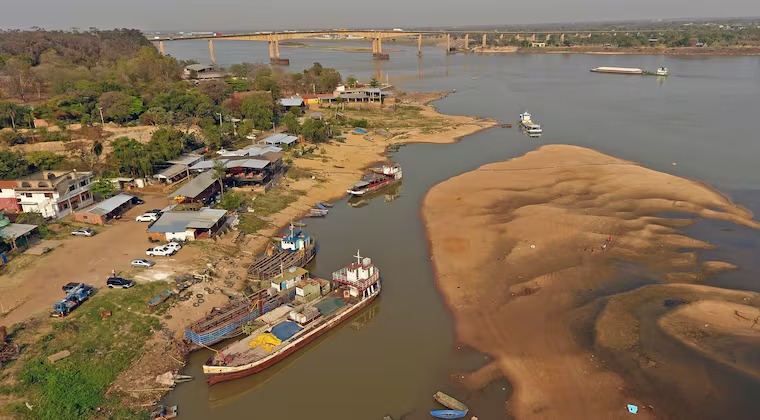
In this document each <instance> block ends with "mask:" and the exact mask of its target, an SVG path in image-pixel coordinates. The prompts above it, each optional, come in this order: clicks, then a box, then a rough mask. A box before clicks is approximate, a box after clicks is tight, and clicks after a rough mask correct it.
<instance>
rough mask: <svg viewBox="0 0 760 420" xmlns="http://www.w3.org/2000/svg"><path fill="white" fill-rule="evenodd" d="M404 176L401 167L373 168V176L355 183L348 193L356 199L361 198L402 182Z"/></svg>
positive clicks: (384, 166) (385, 166)
mask: <svg viewBox="0 0 760 420" xmlns="http://www.w3.org/2000/svg"><path fill="white" fill-rule="evenodd" d="M402 176H403V173H402V171H401V167H400V166H398V165H383V166H382V167H380V168H372V174H371V175H370V176H369V178H367V179H365V180H362V181H359V182H357V183H355V184H354V185H353V186H352V187H351V188H350V189H349V190H346V192H347V193H349V194H351V195H352V196H354V197H361V196H363V195H367V194H371V193H373V192H375V191H378V190H380V189H382V188H385V187H387V186H390V185H394V184H397V183H399V182H401V177H402Z"/></svg>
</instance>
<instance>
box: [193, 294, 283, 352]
mask: <svg viewBox="0 0 760 420" xmlns="http://www.w3.org/2000/svg"><path fill="white" fill-rule="evenodd" d="M294 298H295V290H286V291H285V292H282V293H277V292H272V291H271V290H259V291H257V292H255V293H253V294H251V295H248V296H245V297H244V298H242V299H235V300H233V301H231V302H230V303H229V304H227V305H225V306H222V307H218V308H214V309H212V310H211V312H210V313H209V314H208V315H206V316H205V317H203V318H201V319H199V320H197V321H195V322H193V323H192V324H190V325H188V326H187V328H185V341H186V342H187V343H188V344H189V345H190V350H195V349H198V348H200V347H206V346H211V345H213V344H216V343H218V342H220V341H222V340H226V339H228V338H233V337H236V336H238V335H240V334H242V333H243V330H244V328H245V327H246V326H247V325H251V324H252V323H253V322H254V321H255V320H256V319H257V318H258V317H260V316H261V315H263V314H265V313H268V312H269V311H271V310H273V309H275V308H278V307H280V306H282V305H284V304H287V303H290V302H292V301H293V299H294Z"/></svg>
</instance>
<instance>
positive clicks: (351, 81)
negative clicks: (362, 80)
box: [346, 75, 359, 88]
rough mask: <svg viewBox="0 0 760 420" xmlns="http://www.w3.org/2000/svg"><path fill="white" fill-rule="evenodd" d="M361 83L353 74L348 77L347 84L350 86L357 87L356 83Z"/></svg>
mask: <svg viewBox="0 0 760 420" xmlns="http://www.w3.org/2000/svg"><path fill="white" fill-rule="evenodd" d="M358 83H359V80H357V79H356V76H354V75H351V76H348V78H346V86H348V87H350V88H355V87H356V85H357V84H358Z"/></svg>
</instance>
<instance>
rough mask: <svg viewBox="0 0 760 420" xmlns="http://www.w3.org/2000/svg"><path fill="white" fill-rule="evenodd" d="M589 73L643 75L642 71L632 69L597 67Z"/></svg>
mask: <svg viewBox="0 0 760 420" xmlns="http://www.w3.org/2000/svg"><path fill="white" fill-rule="evenodd" d="M591 71H592V72H594V73H614V74H644V70H642V69H639V68H633V67H597V68H595V69H591Z"/></svg>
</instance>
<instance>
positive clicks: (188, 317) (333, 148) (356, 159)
mask: <svg viewBox="0 0 760 420" xmlns="http://www.w3.org/2000/svg"><path fill="white" fill-rule="evenodd" d="M405 95H407V96H411V98H412V101H411V105H412V106H418V107H421V108H422V110H421V114H422V115H423V116H426V117H435V118H443V119H445V120H446V121H447V122H448V123H450V127H453V128H448V129H447V130H445V131H443V132H435V133H427V134H425V133H421V132H420V129H419V128H412V129H411V130H410V131H409V132H404V133H402V134H400V135H394V136H392V137H390V138H386V139H382V140H380V139H379V138H378V139H377V140H373V141H371V142H370V141H367V140H365V139H364V138H363V137H364V136H361V135H355V134H348V135H346V137H347V139H346V141H345V143H338V142H335V141H333V142H331V143H330V144H318V145H317V146H318V147H321V148H323V149H324V150H325V153H323V154H320V156H325V159H328V160H327V161H323V160H315V159H306V158H295V159H293V167H295V168H298V169H301V170H307V171H309V172H310V173H315V174H316V175H315V176H318V177H320V179H322V180H323V181H321V182H320V181H318V180H313V179H300V180H290V179H287V175H286V176H285V177H284V178H283V180H282V181H281V182H280V183H281V184H283V185H280V186H279V187H278V188H285V189H288V190H297V191H302V190H304V189H305V190H306V191H307V192H306V193H305V194H303V195H301V196H300V197H299V198H298V199H297V200H296V201H295V202H292V203H290V204H289V205H288V206H287V207H286V208H284V209H283V210H281V211H279V212H276V213H274V214H272V215H269V216H268V217H267V218H266V219H267V220H266V221H267V222H268V226H267V227H266V228H264V229H261V230H260V231H257V232H256V233H255V235H250V236H252V238H251V239H250V240H249V241H248V243H247V245H246V247H245V248H246V249H245V253H240V252H239V251H238V254H237V255H238V256H239V257H240V260H242V261H244V262H241V263H240V264H239V265H240V266H242V267H244V268H245V269H246V270H247V267H248V265H249V264H250V263H251V261H253V258H256V257H258V255H259V254H260V253H261V252H262V251H263V249H264V247H265V246H266V245H267V244H268V243H269V242H270V240H271V238H272V236H274V235H277V234H278V233H279V232H281V231H282V230H283V229H284V228H286V227H287V226H288V224H289V223H290V222H291V221H296V220H300V219H302V218H303V219H304V220H308V218H306V217H304V216H305V215H307V214H308V213H309V209H310V208H312V207H313V206H314V204H315V203H318V202H334V201H338V200H342V199H343V198H344V197H346V195H347V194H348V193H347V192H346V189H347V188H348V187H350V185H351V183H352V182H355V181H356V180H359V179H360V178H361V176H362V175H364V173H365V172H366V170H367V169H368V168H370V167H372V166H373V165H376V164H378V163H381V162H386V161H387V160H388V158H387V157H386V156H385V154H386V153H387V152H388V149H389V147H390V146H391V145H396V144H411V143H437V144H450V143H456V142H458V141H460V140H461V139H463V138H464V137H467V136H469V135H472V134H476V133H478V132H480V131H483V130H488V129H490V128H493V127H496V126H498V121H496V120H492V119H487V118H480V117H472V116H460V115H447V114H442V113H440V112H438V111H437V110H436V109H435V108H434V107H433V106H432V105H431V103H432V102H435V101H438V100H441V99H443V98H445V97H446V96H448V95H449V92H433V93H409V94H405ZM341 148H352V149H354V150H355V151H356V152H357V153H349V154H348V158H350V159H348V160H349V161H350V165H349V162H345V163H346V165H345V166H344V167H342V168H334V166H335V163H337V162H334V161H333V160H330V159H331V157H332V159H335V158H336V156H343V155H346V153H339V152H341V151H340V150H339V149H341ZM340 163H344V162H340ZM331 169H338V171H335V170H331ZM254 215H255V213H254ZM327 217H330V216H329V215H328V216H327ZM307 229H308V228H307ZM249 255H250V256H249ZM251 257H253V258H251ZM212 306H216V304H212V305H209V303H208V302H207V304H206V305H203V306H202V307H199V308H192V311H189V310H188V308H185V307H183V306H177V307H175V308H172V309H171V310H170V311H169V314H170V315H171V316H172V320H171V321H170V324H171V325H172V327H171V328H170V329H171V331H172V333H173V334H174V336H175V340H176V339H177V338H180V337H182V334H183V331H184V327H185V326H186V325H187V324H189V323H190V322H192V321H194V320H195V319H196V318H199V317H200V316H202V314H205V313H207V312H208V310H210V307H212ZM188 312H192V314H188ZM199 314H200V316H199ZM154 338H155V337H154ZM147 350H148V351H147V352H145V351H143V352H141V356H140V357H141V360H142V358H144V357H146V355H148V354H150V352H151V351H152V349H151V348H147ZM159 353H160V352H159ZM189 355H190V352H187V353H185V354H184V355H182V356H184V357H183V358H182V359H183V362H184V365H183V366H182V367H184V366H186V365H187V363H188V356H189ZM155 356H160V354H155ZM174 361H176V359H174ZM157 364H159V365H161V364H160V363H157ZM136 365H137V362H135V364H134V365H133V366H132V367H133V368H135V369H139V367H138V366H136ZM171 365H172V369H171V370H181V369H182V367H179V368H177V367H176V366H177V365H176V364H175V363H173V362H172V363H171ZM130 369H131V368H130ZM154 370H155V372H150V373H149V374H148V375H147V376H152V377H155V375H158V374H161V373H163V372H165V371H166V370H167V369H163V368H161V369H158V368H154ZM159 370H160V372H159ZM129 374H130V372H129V369H128V370H127V371H125V372H122V374H121V375H120V376H119V379H122V381H121V382H122V383H123V382H125V379H126V378H125V377H124V376H126V377H128V376H129ZM140 376H142V377H145V376H146V374H145V373H143V372H141V375H140ZM119 379H117V382H118V381H119ZM196 379H197V380H202V378H196ZM127 382H128V381H127ZM115 384H116V382H115ZM111 389H112V390H113V389H114V386H112V387H111ZM169 392H170V391H161V392H157V393H156V394H153V395H141V396H140V397H139V398H134V397H132V398H131V401H130V405H133V406H136V405H137V406H139V405H143V404H148V403H151V402H153V403H155V402H156V401H160V399H162V398H164V397H165V395H167V394H168V393H169Z"/></svg>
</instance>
